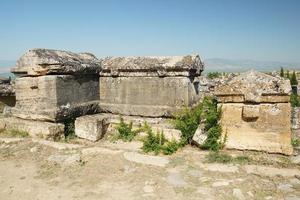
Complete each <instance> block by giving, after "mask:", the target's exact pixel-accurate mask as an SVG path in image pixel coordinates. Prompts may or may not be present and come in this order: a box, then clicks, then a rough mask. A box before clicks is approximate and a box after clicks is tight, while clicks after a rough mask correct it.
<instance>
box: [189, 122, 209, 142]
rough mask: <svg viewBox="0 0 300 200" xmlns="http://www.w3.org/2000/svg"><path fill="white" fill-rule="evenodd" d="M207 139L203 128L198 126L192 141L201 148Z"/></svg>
mask: <svg viewBox="0 0 300 200" xmlns="http://www.w3.org/2000/svg"><path fill="white" fill-rule="evenodd" d="M206 139H207V133H205V131H204V126H201V125H200V126H198V128H197V130H196V131H195V133H194V136H193V138H192V141H193V143H194V144H196V145H197V146H201V145H203V144H204V142H205V140H206Z"/></svg>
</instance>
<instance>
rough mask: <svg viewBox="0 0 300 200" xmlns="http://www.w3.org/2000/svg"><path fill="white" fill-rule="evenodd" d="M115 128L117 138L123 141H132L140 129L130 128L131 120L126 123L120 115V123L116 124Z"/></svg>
mask: <svg viewBox="0 0 300 200" xmlns="http://www.w3.org/2000/svg"><path fill="white" fill-rule="evenodd" d="M116 129H117V131H118V135H117V139H121V140H123V141H132V140H133V139H134V137H135V136H136V135H137V134H138V133H139V132H140V131H141V130H140V129H138V130H132V122H130V123H129V124H127V123H125V121H124V119H123V118H122V117H120V123H119V124H118V125H117V127H116Z"/></svg>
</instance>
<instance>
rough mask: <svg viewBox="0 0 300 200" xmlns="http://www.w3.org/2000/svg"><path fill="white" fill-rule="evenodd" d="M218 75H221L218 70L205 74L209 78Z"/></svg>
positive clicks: (217, 76)
mask: <svg viewBox="0 0 300 200" xmlns="http://www.w3.org/2000/svg"><path fill="white" fill-rule="evenodd" d="M220 76H222V73H220V72H209V73H208V74H207V77H208V78H210V79H214V78H219V77H220Z"/></svg>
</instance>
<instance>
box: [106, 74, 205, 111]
mask: <svg viewBox="0 0 300 200" xmlns="http://www.w3.org/2000/svg"><path fill="white" fill-rule="evenodd" d="M198 99H199V97H198V96H197V91H196V90H195V88H194V85H193V84H192V83H191V81H190V79H189V78H188V77H165V78H159V77H116V78H111V77H101V78H100V108H101V110H102V111H103V112H109V113H115V114H124V115H140V116H147V117H160V116H170V115H171V114H172V113H173V112H175V111H178V110H179V109H181V108H182V106H186V105H187V106H188V105H192V104H193V103H194V102H197V100H198Z"/></svg>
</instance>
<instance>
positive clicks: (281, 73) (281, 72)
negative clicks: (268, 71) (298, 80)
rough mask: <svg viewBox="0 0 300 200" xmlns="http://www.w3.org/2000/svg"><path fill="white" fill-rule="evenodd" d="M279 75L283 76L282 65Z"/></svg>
mask: <svg viewBox="0 0 300 200" xmlns="http://www.w3.org/2000/svg"><path fill="white" fill-rule="evenodd" d="M280 76H281V77H284V70H283V67H281V68H280Z"/></svg>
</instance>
